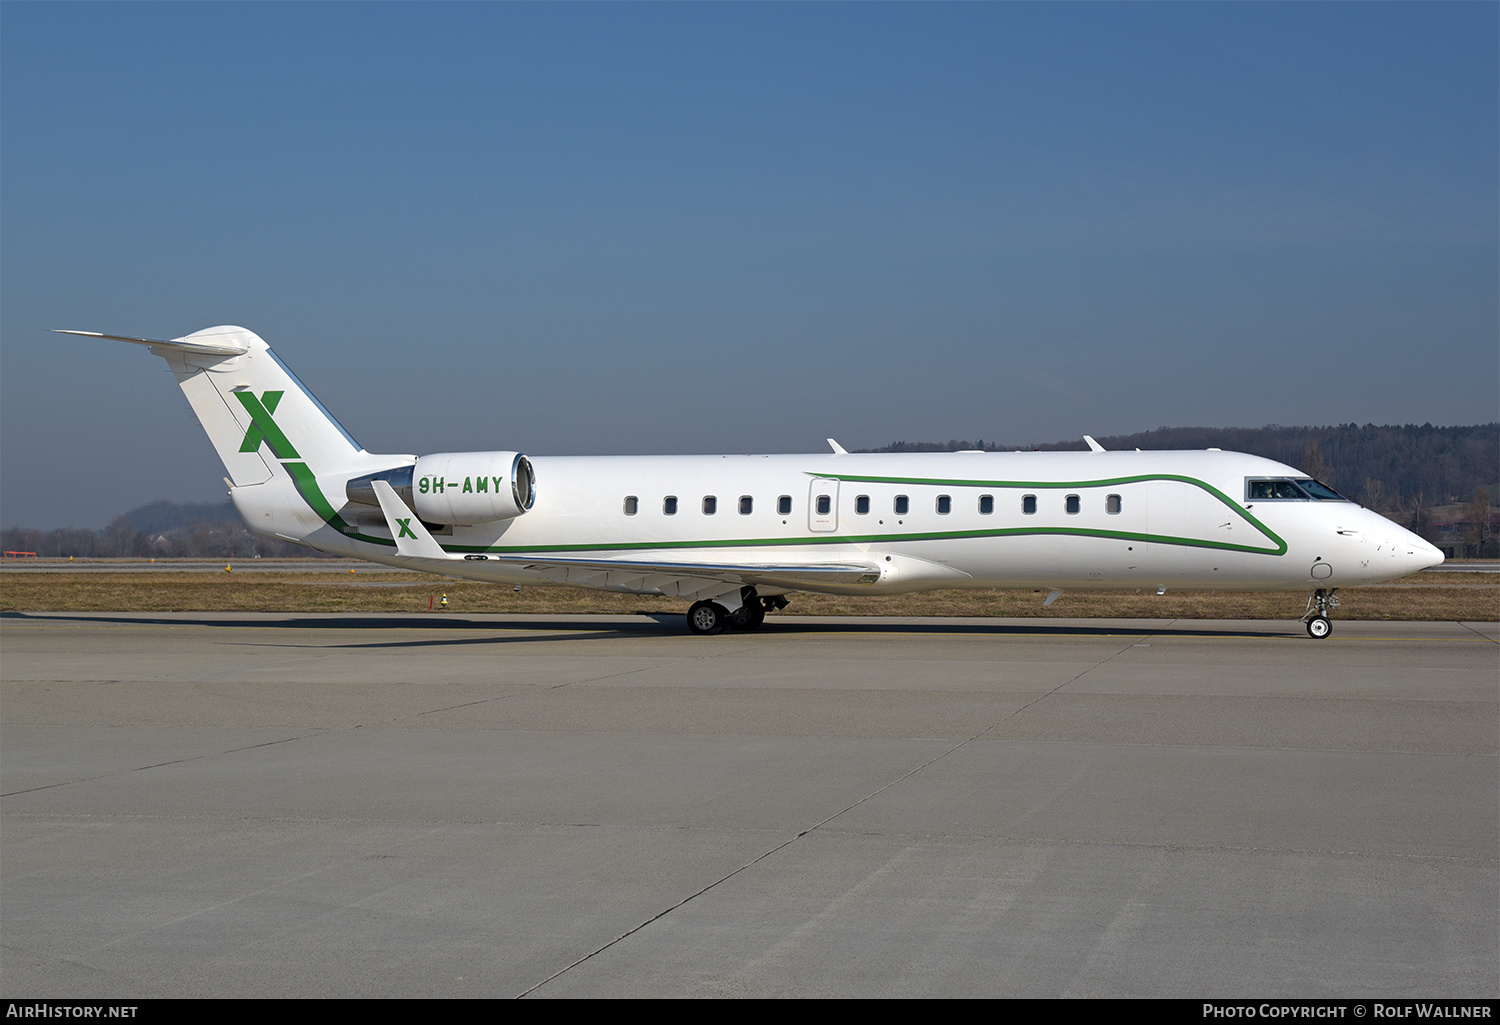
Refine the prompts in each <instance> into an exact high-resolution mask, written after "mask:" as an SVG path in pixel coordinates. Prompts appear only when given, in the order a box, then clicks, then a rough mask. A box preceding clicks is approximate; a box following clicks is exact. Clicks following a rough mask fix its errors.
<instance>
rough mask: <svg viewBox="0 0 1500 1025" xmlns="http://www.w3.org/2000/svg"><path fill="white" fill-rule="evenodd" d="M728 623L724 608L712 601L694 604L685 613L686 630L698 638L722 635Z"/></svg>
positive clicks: (727, 614)
mask: <svg viewBox="0 0 1500 1025" xmlns="http://www.w3.org/2000/svg"><path fill="white" fill-rule="evenodd" d="M728 622H729V613H728V612H726V611H725V610H724V606H722V605H720V604H719V603H718V602H714V601H700V602H694V603H693V607H692V608H690V609H688V612H687V625H688V629H689V630H690V631H692V632H693V633H695V634H698V635H699V636H708V635H709V634H716V633H723V632H724V626H725V624H726V623H728Z"/></svg>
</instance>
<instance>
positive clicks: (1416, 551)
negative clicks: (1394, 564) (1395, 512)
mask: <svg viewBox="0 0 1500 1025" xmlns="http://www.w3.org/2000/svg"><path fill="white" fill-rule="evenodd" d="M1397 529H1398V530H1400V531H1401V533H1400V535H1399V536H1398V537H1397V538H1396V544H1397V545H1398V549H1397V550H1398V551H1399V552H1400V553H1401V558H1402V561H1403V562H1405V563H1406V571H1407V572H1408V573H1416V572H1419V571H1420V570H1424V569H1431V568H1432V567H1434V566H1441V565H1442V564H1443V553H1442V552H1440V551H1438V550H1437V548H1436V547H1434V546H1433V545H1431V544H1429V543H1428V542H1427V541H1424V540H1423V539H1422V538H1421V537H1419V536H1417V535H1416V534H1413V533H1412V532H1411V531H1409V530H1406V529H1404V528H1400V527H1398V528H1397Z"/></svg>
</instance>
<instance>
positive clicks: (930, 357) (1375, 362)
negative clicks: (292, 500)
mask: <svg viewBox="0 0 1500 1025" xmlns="http://www.w3.org/2000/svg"><path fill="white" fill-rule="evenodd" d="M1497 12H1500V7H1497V5H1495V4H1399V3H1392V4H1360V3H1351V4H1294V3H1285V4H1248V5H1241V4H1201V5H1198V4H1161V5H1158V4H1119V5H1115V4H1108V5H1095V4H1056V5H1054V4H958V5H947V4H917V5H909V4H876V5H866V4H817V5H802V4H701V5H699V4H606V5H595V4H555V5H554V4H538V5H533V4H480V3H475V4H453V5H449V4H416V5H409V4H400V3H391V4H374V5H367V4H358V3H348V4H342V3H341V4H269V3H253V4H235V3H227V4H181V3H170V4H151V3H133V4H102V5H101V4H88V3H78V4H54V3H15V2H8V0H7V2H4V3H0V524H3V525H5V526H15V525H30V526H46V527H50V526H58V525H63V524H73V525H82V526H99V525H102V524H103V523H104V522H105V521H106V520H107V519H108V517H109V516H110V515H111V514H113V513H117V512H122V511H124V510H126V509H129V508H131V507H133V506H136V505H139V504H142V503H144V502H149V501H153V500H155V499H158V498H171V499H175V500H178V501H207V500H213V499H214V498H216V497H219V496H221V495H222V493H223V487H222V484H221V483H220V480H219V478H220V477H221V476H222V469H221V468H220V467H219V465H218V462H217V459H216V458H215V456H214V455H213V451H212V449H211V448H210V446H209V444H208V441H207V439H206V438H204V437H203V436H202V434H201V432H200V431H199V430H198V428H197V427H196V426H195V424H194V422H193V420H192V418H191V416H190V413H189V410H188V407H187V403H186V401H185V400H184V399H183V398H182V396H181V395H180V393H178V392H177V390H176V388H175V386H174V385H173V383H172V380H171V378H170V376H168V375H167V374H166V372H165V366H164V364H162V363H161V361H159V360H156V359H155V358H154V357H151V356H150V355H149V354H148V353H146V352H145V351H144V350H141V349H138V348H136V347H132V346H125V345H121V344H118V343H105V342H97V341H88V340H84V339H74V338H66V337H63V336H58V335H50V334H47V333H46V329H48V328H52V327H68V328H79V329H84V330H96V331H105V332H113V333H123V334H140V335H146V336H166V337H171V336H177V335H182V334H186V333H188V332H191V331H194V330H198V329H200V328H204V327H208V326H211V325H215V324H225V323H229V324H240V325H243V326H245V327H248V328H250V329H251V330H253V331H256V332H257V333H258V334H260V335H261V336H262V337H264V338H265V339H266V340H267V341H268V342H270V343H271V345H272V346H273V347H274V348H275V349H276V350H277V352H278V354H280V355H281V356H282V358H283V359H284V360H286V362H287V363H288V364H289V365H291V366H292V367H293V368H294V369H295V370H296V371H297V372H298V374H299V376H301V377H302V379H303V380H304V381H305V382H306V383H307V384H308V385H309V386H310V387H311V388H312V389H313V390H314V391H315V392H316V393H317V395H318V397H319V398H320V399H322V400H323V402H324V404H325V405H327V406H328V407H329V408H330V409H331V410H333V412H334V413H335V414H336V415H337V416H338V417H339V418H340V420H342V421H343V422H344V424H345V425H346V426H347V427H348V428H349V429H350V431H351V432H352V433H353V434H354V436H355V437H356V438H358V439H359V441H360V442H361V443H362V444H363V445H364V446H365V447H366V448H368V449H370V450H372V451H410V452H423V451H439V450H453V449H489V448H517V449H520V450H522V451H525V452H528V453H530V454H535V455H547V454H567V453H589V452H603V453H649V452H716V451H730V452H746V451H760V452H764V451H773V452H776V451H820V450H822V449H823V439H824V438H825V437H828V436H829V435H832V436H833V437H836V438H838V439H839V440H840V441H841V442H842V443H843V444H844V445H846V446H847V447H849V448H855V447H869V446H876V445H882V444H885V443H887V442H890V441H894V440H897V439H907V440H941V439H946V438H949V437H966V438H971V439H972V438H984V439H988V440H997V441H1001V442H1005V443H1012V444H1025V443H1028V442H1033V441H1052V440H1061V439H1064V438H1076V437H1079V436H1080V435H1082V434H1084V433H1091V434H1098V435H1105V434H1111V433H1118V432H1126V431H1134V430H1141V429H1146V428H1151V427H1156V426H1160V425H1178V426H1181V425H1219V426H1231V425H1241V426H1259V425H1261V424H1265V423H1283V424H1306V423H1338V422H1348V421H1357V422H1360V423H1364V422H1369V421H1373V422H1377V423H1389V422H1418V423H1420V422H1425V421H1430V422H1433V423H1440V424H1453V423H1473V422H1480V421H1487V420H1493V419H1495V418H1496V417H1497V416H1500V313H1497V309H1500V285H1497V281H1500V258H1497V249H1500V247H1497V237H1500V231H1497V195H1500V170H1497V167H1500V157H1497V153H1500V128H1497V126H1500V110H1497V92H1500V90H1497V82H1500V60H1497V44H1496V40H1497V38H1500V14H1497Z"/></svg>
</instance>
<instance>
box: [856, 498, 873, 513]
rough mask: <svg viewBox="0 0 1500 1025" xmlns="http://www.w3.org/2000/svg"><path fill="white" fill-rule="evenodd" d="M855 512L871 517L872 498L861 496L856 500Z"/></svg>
mask: <svg viewBox="0 0 1500 1025" xmlns="http://www.w3.org/2000/svg"><path fill="white" fill-rule="evenodd" d="M854 511H855V512H857V513H859V514H860V515H861V516H868V515H870V496H869V495H860V496H859V497H858V498H856V499H855V500H854Z"/></svg>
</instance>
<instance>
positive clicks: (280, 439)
mask: <svg viewBox="0 0 1500 1025" xmlns="http://www.w3.org/2000/svg"><path fill="white" fill-rule="evenodd" d="M232 394H233V395H234V397H235V398H237V399H239V400H240V405H242V406H244V407H245V412H247V413H249V414H250V420H251V423H250V429H249V430H247V431H246V432H245V440H244V441H242V442H240V451H241V452H254V451H256V450H257V449H259V448H260V443H261V442H265V443H266V444H268V445H270V446H271V454H272V455H274V456H275V457H276V458H277V459H297V458H300V457H299V456H298V455H297V450H296V449H295V448H293V447H292V443H291V442H290V441H287V440H286V435H285V434H282V433H281V428H280V427H277V426H276V421H275V420H272V419H271V414H272V413H274V412H276V407H277V406H278V405H280V404H281V396H282V395H284V394H286V393H285V392H279V391H268V392H263V393H261V396H260V398H258V399H257V398H256V397H255V394H254V393H253V392H250V391H237V392H233V393H232Z"/></svg>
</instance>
